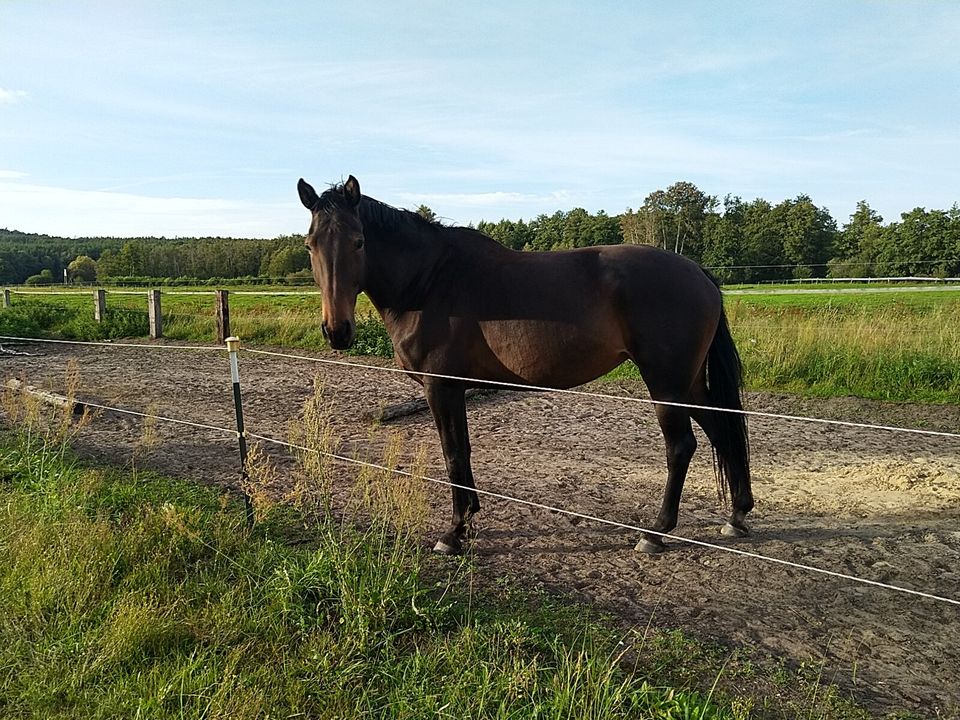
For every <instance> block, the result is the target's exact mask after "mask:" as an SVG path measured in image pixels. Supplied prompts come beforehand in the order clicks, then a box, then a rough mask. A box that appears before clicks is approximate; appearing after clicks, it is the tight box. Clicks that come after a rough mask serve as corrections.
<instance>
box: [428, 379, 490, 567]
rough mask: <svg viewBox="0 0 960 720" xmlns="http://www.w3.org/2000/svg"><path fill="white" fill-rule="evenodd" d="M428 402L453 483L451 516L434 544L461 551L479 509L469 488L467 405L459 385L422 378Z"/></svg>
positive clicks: (448, 551)
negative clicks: (472, 517)
mask: <svg viewBox="0 0 960 720" xmlns="http://www.w3.org/2000/svg"><path fill="white" fill-rule="evenodd" d="M423 388H424V392H425V393H426V396H427V404H428V405H429V406H430V411H431V412H432V413H433V419H434V422H436V424H437V431H438V432H439V433H440V444H441V446H442V448H443V459H444V461H445V462H446V464H447V476H448V477H449V478H450V482H451V483H452V484H453V485H454V487H453V488H452V490H453V519H452V521H451V524H450V528H449V529H448V530H447V531H446V532H445V533H444V534H443V535H441V536H440V539H439V540H438V541H437V544H436V545H435V546H434V548H433V549H434V550H435V551H436V552H439V553H442V554H444V555H455V554H457V553H459V552H461V551H462V549H463V544H462V543H461V539H462V538H463V535H464V533H465V532H466V528H467V521H468V520H469V519H470V516H471V515H473V514H475V513H477V512H480V498H479V496H478V495H477V493H476V492H474V491H473V490H472V489H471V488H475V487H476V486H475V485H474V483H473V471H472V470H471V469H470V438H469V437H468V435H467V405H466V399H465V397H464V390H465V388H464V387H463V386H462V385H459V384H454V383H448V382H443V381H436V380H434V381H430V380H427V381H425V382H424V386H423Z"/></svg>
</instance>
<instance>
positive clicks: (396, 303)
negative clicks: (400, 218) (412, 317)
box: [364, 228, 444, 313]
mask: <svg viewBox="0 0 960 720" xmlns="http://www.w3.org/2000/svg"><path fill="white" fill-rule="evenodd" d="M364 234H365V236H366V245H367V253H366V257H367V269H366V287H365V288H364V291H365V292H366V294H367V296H368V297H369V298H370V300H371V301H372V302H373V304H374V305H375V306H376V307H377V308H378V309H379V310H380V312H381V313H383V312H386V311H392V312H397V313H399V312H404V311H406V310H412V309H417V308H418V307H419V306H420V304H421V303H422V301H423V298H424V296H425V295H426V293H428V292H429V291H430V284H431V281H432V278H433V277H434V276H435V273H436V269H437V267H438V266H439V264H440V263H441V262H442V259H443V255H444V246H443V243H442V242H440V241H439V240H438V239H437V238H433V237H430V236H429V234H428V233H423V232H421V233H416V232H403V231H380V230H377V229H373V230H372V231H370V230H367V229H366V228H365V232H364Z"/></svg>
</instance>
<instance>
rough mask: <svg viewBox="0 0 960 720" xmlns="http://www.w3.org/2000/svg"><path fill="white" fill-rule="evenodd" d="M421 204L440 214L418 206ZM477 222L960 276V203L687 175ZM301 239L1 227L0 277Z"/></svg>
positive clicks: (732, 270) (285, 246) (175, 274)
mask: <svg viewBox="0 0 960 720" xmlns="http://www.w3.org/2000/svg"><path fill="white" fill-rule="evenodd" d="M417 212H419V213H420V214H421V215H424V216H425V217H427V218H429V219H435V218H436V216H435V215H434V213H433V211H432V210H431V209H430V208H428V207H426V206H424V205H421V206H420V207H419V208H418V209H417ZM477 229H479V230H480V231H481V232H483V233H485V234H487V235H490V236H491V237H493V238H494V239H496V240H497V241H499V242H501V243H503V244H504V245H506V246H507V247H510V248H513V249H515V250H535V251H536V250H559V249H564V248H578V247H589V246H593V245H616V244H620V243H632V244H646V245H656V246H658V247H662V248H666V249H668V250H672V251H674V252H677V253H682V254H683V255H686V256H688V257H690V258H692V259H694V260H696V261H697V262H699V263H701V264H702V265H704V266H705V267H707V268H709V269H711V271H712V272H713V273H714V274H715V275H717V277H718V278H719V279H720V280H722V281H723V282H725V283H736V282H760V281H768V280H780V279H786V278H805V277H812V278H815V277H824V276H831V277H883V276H905V275H923V276H935V277H957V276H960V208H958V206H957V205H956V204H955V205H954V206H953V207H952V208H950V209H949V210H926V209H924V208H916V209H914V210H911V211H910V212H908V213H903V214H902V215H901V216H900V219H899V220H896V221H892V222H888V223H884V220H883V218H881V217H880V215H878V214H877V213H876V212H875V211H873V210H872V209H871V208H870V206H869V205H868V204H867V203H866V201H861V202H860V203H859V204H858V205H857V209H856V212H854V214H853V215H852V216H851V217H850V219H849V220H848V221H847V222H846V224H844V225H843V226H842V227H839V226H838V224H837V222H836V220H834V218H833V217H831V215H830V213H829V212H828V211H827V209H826V208H824V207H819V206H817V205H816V204H814V202H813V201H812V200H811V199H810V197H808V196H806V195H800V196H798V197H796V198H794V199H791V200H784V201H783V202H780V203H778V204H776V205H774V204H772V203H770V202H768V201H767V200H764V199H762V198H758V199H756V200H751V201H744V200H743V199H742V198H740V197H736V196H731V195H728V196H726V197H725V198H724V199H723V201H722V202H720V201H718V199H717V198H716V197H715V196H712V195H707V194H706V193H704V192H703V191H701V190H700V189H699V188H698V187H697V186H696V185H694V184H693V183H689V182H678V183H675V184H673V185H671V186H670V187H669V188H667V189H665V190H657V191H655V192H652V193H650V194H649V195H648V196H647V197H646V199H645V200H644V203H643V205H642V206H641V207H639V208H637V209H636V210H634V209H631V208H627V209H626V210H625V211H624V212H623V213H621V214H619V215H607V214H606V213H605V212H604V211H602V210H601V211H599V212H597V213H595V214H593V213H589V212H587V211H586V210H584V209H583V208H575V209H573V210H568V211H558V212H555V213H553V214H552V215H546V214H544V215H539V216H537V217H536V218H533V219H532V220H528V221H524V220H500V221H499V222H486V221H481V222H480V223H479V224H478V226H477ZM309 266H310V258H309V255H308V253H307V251H306V249H305V248H304V247H303V236H301V235H290V236H283V237H278V238H275V239H273V240H247V239H231V238H178V239H173V240H169V239H164V238H132V239H118V238H80V239H73V240H70V239H64V238H56V237H49V236H46V235H32V234H26V233H19V232H16V231H8V230H0V283H8V284H15V283H23V282H28V283H46V282H60V281H62V280H63V271H64V269H66V270H67V275H68V278H69V279H70V280H71V281H77V282H94V281H96V282H102V283H117V282H121V281H127V282H130V283H137V284H150V279H152V278H156V279H161V280H163V281H164V282H166V283H168V284H189V283H199V282H206V283H219V282H221V281H223V282H225V281H226V280H229V279H239V278H242V279H244V281H246V282H256V281H257V280H258V279H265V278H269V279H270V280H271V281H285V282H297V281H299V280H306V279H307V278H309Z"/></svg>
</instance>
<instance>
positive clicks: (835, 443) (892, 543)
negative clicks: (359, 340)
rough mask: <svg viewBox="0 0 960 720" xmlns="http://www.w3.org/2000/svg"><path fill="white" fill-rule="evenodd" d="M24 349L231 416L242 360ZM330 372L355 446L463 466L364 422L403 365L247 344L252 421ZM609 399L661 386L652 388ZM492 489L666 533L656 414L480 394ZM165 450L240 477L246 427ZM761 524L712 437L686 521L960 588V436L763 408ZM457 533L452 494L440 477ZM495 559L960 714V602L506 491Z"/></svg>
mask: <svg viewBox="0 0 960 720" xmlns="http://www.w3.org/2000/svg"><path fill="white" fill-rule="evenodd" d="M21 349H23V350H27V351H29V352H31V353H33V355H32V356H30V357H26V356H2V357H0V368H2V375H3V378H8V377H17V378H22V379H24V380H26V381H27V382H28V383H31V384H33V385H37V386H41V387H45V388H47V389H49V390H53V391H56V390H58V389H61V390H62V388H63V383H64V370H65V366H66V363H67V361H68V359H69V358H76V359H77V360H78V361H79V363H80V370H81V379H82V380H81V390H80V393H79V395H80V397H81V398H85V399H89V400H91V401H94V402H100V403H103V404H107V405H116V406H118V407H123V408H129V409H133V410H141V411H144V410H147V409H148V408H149V409H151V410H152V411H154V412H157V413H159V414H162V415H168V416H171V417H176V418H184V419H189V420H194V421H197V422H201V423H207V424H210V425H218V426H223V427H228V428H229V427H231V426H232V423H233V406H232V400H231V385H230V374H229V369H228V364H227V358H226V354H225V353H211V352H202V353H201V352H191V351H178V350H166V351H160V350H140V349H130V348H98V347H80V346H68V345H63V346H53V345H42V346H41V345H31V346H23V347H21ZM318 373H320V374H322V375H323V378H324V384H325V387H326V389H327V392H328V393H329V396H330V397H331V398H332V401H333V403H334V407H335V410H336V412H335V416H336V425H337V428H336V429H337V432H338V434H339V435H340V437H341V438H342V439H343V441H344V443H345V445H346V447H348V448H349V449H350V451H351V452H352V451H353V450H358V452H360V453H361V454H362V453H363V452H364V448H367V449H368V452H369V457H372V458H375V457H377V454H378V453H377V448H376V446H377V445H378V444H381V443H382V442H383V440H384V438H385V437H386V434H387V433H388V432H391V431H398V432H400V433H401V434H402V436H403V437H404V438H405V439H407V440H409V441H410V442H409V445H410V446H414V445H415V444H417V443H420V442H425V443H426V444H427V446H428V458H429V467H428V468H427V471H428V474H432V475H433V476H434V477H443V476H444V475H443V470H442V467H443V465H442V458H441V455H440V450H439V442H438V440H437V437H436V433H435V432H434V429H433V422H432V420H431V418H430V417H429V415H428V414H426V413H420V414H416V415H412V416H409V417H406V418H404V419H401V420H398V421H395V422H392V423H390V425H389V426H380V427H374V426H372V425H371V423H370V422H369V421H365V420H364V419H363V418H364V416H365V414H367V413H369V412H370V411H372V410H374V409H376V408H377V407H379V406H382V405H384V404H388V403H396V402H401V401H404V400H409V399H411V398H412V397H415V396H416V395H418V393H419V388H418V387H417V386H416V385H415V383H413V381H411V380H409V379H408V378H406V377H404V376H402V375H397V374H389V373H380V372H376V371H370V370H366V371H363V370H356V369H351V368H342V367H332V366H325V365H320V364H317V363H311V362H305V361H298V360H292V359H282V358H275V357H266V356H258V355H251V354H244V355H242V356H241V375H242V379H243V393H244V406H245V413H246V418H247V426H248V429H249V430H250V431H252V432H254V433H259V434H263V435H268V436H272V437H277V438H281V439H286V438H287V437H288V427H289V423H290V421H291V420H292V419H294V418H295V417H297V416H298V415H299V413H300V412H301V408H302V404H303V401H304V400H305V399H306V398H307V397H308V396H309V395H310V394H311V393H312V388H313V379H314V377H315V375H317V374H318ZM603 392H608V393H612V394H621V395H642V393H643V389H642V386H640V384H639V383H626V382H624V383H620V384H616V385H610V384H605V385H604V386H603ZM747 406H748V408H750V409H753V410H768V411H772V412H778V413H788V414H799V415H810V416H817V417H824V418H835V419H844V420H855V421H859V422H870V423H879V424H890V425H902V426H909V427H920V428H926V429H933V430H937V429H938V430H945V431H950V432H958V431H960V407H958V406H956V405H953V406H924V405H905V404H888V403H879V402H867V401H863V400H856V399H849V398H841V399H831V400H813V399H810V400H807V399H798V398H795V397H789V396H774V395H769V394H751V395H750V396H749V397H748V398H747ZM469 418H470V426H471V440H472V446H473V464H474V474H475V476H476V478H477V482H478V485H479V487H480V488H482V489H486V490H491V491H495V492H501V493H505V494H508V495H514V496H518V497H522V498H527V499H530V500H535V501H538V502H542V503H545V504H548V505H555V506H559V507H563V508H569V509H574V510H577V511H580V512H583V513H588V514H592V515H598V516H603V517H605V518H609V519H611V520H617V521H620V522H626V523H636V524H640V525H643V524H649V523H650V522H652V519H653V518H654V517H655V516H656V512H657V510H658V508H659V502H660V497H661V491H662V487H663V481H664V477H665V465H664V461H663V444H662V439H661V437H660V433H659V430H658V428H657V425H656V421H655V419H654V415H653V412H652V410H651V408H650V407H649V406H647V405H640V404H637V403H630V402H620V401H611V400H600V399H594V398H586V397H575V396H563V395H554V394H549V395H548V394H539V393H537V394H534V393H531V394H525V393H524V394H513V393H498V394H497V395H495V396H493V397H491V398H487V399H484V400H477V401H472V402H471V404H470V405H469ZM141 430H142V423H141V421H140V420H139V419H138V418H132V417H129V416H122V415H117V414H113V413H104V414H103V415H102V416H100V417H99V418H97V419H96V420H95V421H94V423H93V424H92V425H91V426H90V427H89V428H87V429H86V430H85V431H84V434H83V436H82V437H81V438H80V440H79V449H80V451H81V452H82V453H84V454H85V455H87V456H91V457H94V458H98V459H104V460H110V461H114V462H121V463H122V462H128V461H129V459H130V456H131V452H132V448H133V446H134V444H135V443H136V442H137V441H138V439H139V437H140V436H141ZM157 430H158V432H159V434H160V438H161V439H162V441H163V442H162V444H161V445H160V446H159V447H157V448H156V449H154V450H152V451H151V452H150V453H149V454H148V455H147V456H146V458H145V459H144V460H142V461H141V462H142V463H145V464H148V465H149V466H151V467H153V468H155V469H158V470H162V471H164V472H167V473H170V474H174V475H179V476H184V477H190V478H195V479H197V480H200V481H203V482H211V483H233V482H234V481H235V480H236V476H237V460H236V451H235V442H236V441H235V438H233V437H231V436H229V435H225V434H220V433H217V432H214V431H207V430H200V429H194V428H184V427H183V426H177V425H168V424H163V423H161V424H160V425H159V426H158V428H157ZM750 431H751V442H752V452H753V464H754V494H755V496H756V498H757V507H756V509H755V511H754V512H753V513H752V515H751V517H750V521H751V524H752V527H753V530H754V534H753V536H752V537H750V538H747V539H745V540H737V541H732V540H728V539H726V538H722V537H721V536H720V535H719V533H718V529H719V527H720V525H721V524H722V522H723V521H724V519H725V514H726V513H725V510H724V509H723V508H722V507H721V506H720V503H719V502H718V500H717V495H716V490H715V485H714V479H713V465H712V460H711V453H710V451H709V445H708V443H707V441H706V439H705V438H704V437H703V436H702V434H698V439H699V441H700V449H699V450H698V452H697V455H696V457H695V458H694V462H693V464H692V465H691V469H690V476H689V479H688V481H687V485H686V489H685V492H684V498H683V502H682V504H681V515H680V527H679V528H678V529H677V533H678V534H681V535H685V536H688V537H690V538H694V539H699V540H706V541H710V542H717V543H720V544H735V546H736V547H738V548H743V549H747V550H750V551H753V552H757V553H761V554H764V555H771V556H774V557H778V558H784V559H787V560H794V561H797V562H800V563H804V564H809V565H815V566H818V567H822V568H827V569H831V570H835V571H838V572H844V573H849V574H853V575H858V576H861V577H865V578H869V579H872V580H879V581H883V582H888V583H892V584H896V585H902V586H904V587H909V588H913V589H918V590H925V591H928V592H932V593H935V594H938V595H943V596H947V597H952V598H960V441H958V440H956V439H951V438H943V437H931V436H918V435H909V434H895V433H890V432H880V431H870V430H864V429H856V428H847V427H837V426H829V425H821V424H812V423H799V422H787V421H782V420H770V419H764V418H751V420H750ZM429 492H430V494H431V502H432V505H433V523H432V524H433V531H432V533H433V534H431V535H430V536H429V537H425V538H424V542H425V543H429V542H431V541H432V540H434V539H435V538H436V535H437V534H439V532H440V530H441V529H442V527H443V525H444V524H445V523H446V521H447V519H448V515H449V491H448V490H446V489H445V488H442V487H438V486H432V485H431V486H430V489H429ZM481 501H482V502H483V505H484V508H483V512H482V513H481V514H480V516H478V518H477V520H476V523H475V525H476V530H477V537H476V539H475V541H474V552H475V555H476V558H477V563H478V565H479V571H480V572H487V571H489V572H490V573H491V574H492V575H512V576H515V577H517V578H520V579H521V581H523V582H525V583H542V584H544V585H545V586H547V587H548V588H553V589H557V590H559V591H562V592H564V593H568V594H573V595H575V596H578V597H580V598H582V599H585V600H587V601H589V602H590V603H592V604H594V605H595V606H598V607H601V608H604V609H606V610H609V611H610V612H613V613H615V614H616V615H617V616H619V617H621V618H623V620H624V622H625V623H633V624H636V625H640V626H644V625H646V624H647V623H648V621H650V618H651V616H652V618H653V620H652V622H653V624H655V625H657V626H661V627H678V628H681V629H683V630H684V631H686V632H688V633H690V634H693V635H699V636H701V637H706V638H711V639H717V640H720V641H721V642H723V643H726V644H729V645H733V646H741V645H746V646H749V647H751V648H755V649H756V651H757V653H758V654H761V655H762V654H763V653H770V654H772V655H776V656H782V657H785V658H787V659H788V660H791V661H795V662H800V661H804V660H810V659H814V660H823V661H825V667H826V672H825V673H824V679H825V680H827V681H831V680H832V681H836V682H838V683H840V684H841V685H842V686H843V687H845V688H848V689H850V690H851V691H852V692H853V693H854V695H855V696H856V697H858V698H859V699H861V700H862V701H865V702H867V703H868V704H869V705H870V706H871V707H874V708H877V709H912V710H915V711H917V712H920V713H921V714H923V715H929V716H936V715H937V713H939V714H940V715H941V716H942V717H956V716H958V713H960V607H958V606H956V605H949V604H945V603H939V602H934V601H931V600H926V599H923V598H919V597H913V596H908V595H903V594H898V593H893V592H890V591H886V590H883V589H879V588H872V587H868V586H864V585H860V584H855V583H852V582H849V581H846V580H842V579H836V578H830V577H826V576H823V575H814V574H810V573H807V572H803V571H800V570H796V569H792V568H787V567H782V566H779V565H774V564H769V563H763V562H758V561H754V560H750V559H746V558H742V557H738V556H736V555H733V554H730V553H722V552H719V551H715V550H710V549H706V548H698V547H695V546H689V545H681V544H679V543H671V549H670V550H669V551H668V552H666V553H663V554H662V555H659V556H656V557H650V556H645V555H641V554H639V553H636V552H635V551H634V550H633V546H634V543H635V541H636V539H637V538H636V536H635V533H633V532H631V531H628V530H621V529H618V528H613V527H609V526H603V525H597V524H595V523H592V522H588V521H583V522H580V521H577V520H576V519H571V518H569V517H567V516H563V515H560V514H556V513H551V512H547V511H541V510H538V509H533V508H530V507H525V506H521V505H516V504H511V503H507V502H505V501H501V500H496V499H490V498H487V499H483V498H482V499H481Z"/></svg>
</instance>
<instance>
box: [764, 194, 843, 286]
mask: <svg viewBox="0 0 960 720" xmlns="http://www.w3.org/2000/svg"><path fill="white" fill-rule="evenodd" d="M773 212H774V216H775V217H776V220H777V222H778V224H779V225H780V237H781V238H782V242H783V255H784V258H785V259H786V261H787V263H788V264H792V265H794V267H793V268H792V275H793V276H794V277H797V278H800V277H811V276H816V277H822V276H823V274H824V272H825V267H826V264H827V260H829V259H830V257H831V254H832V252H833V244H834V238H835V237H836V235H837V223H836V222H835V221H834V219H833V218H832V217H831V216H830V213H829V211H827V209H826V208H818V207H817V206H816V205H814V204H813V201H812V200H811V199H810V197H809V196H807V195H800V196H798V197H797V198H796V199H795V200H784V201H783V202H782V203H780V204H779V205H777V206H776V207H775V208H774V209H773Z"/></svg>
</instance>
